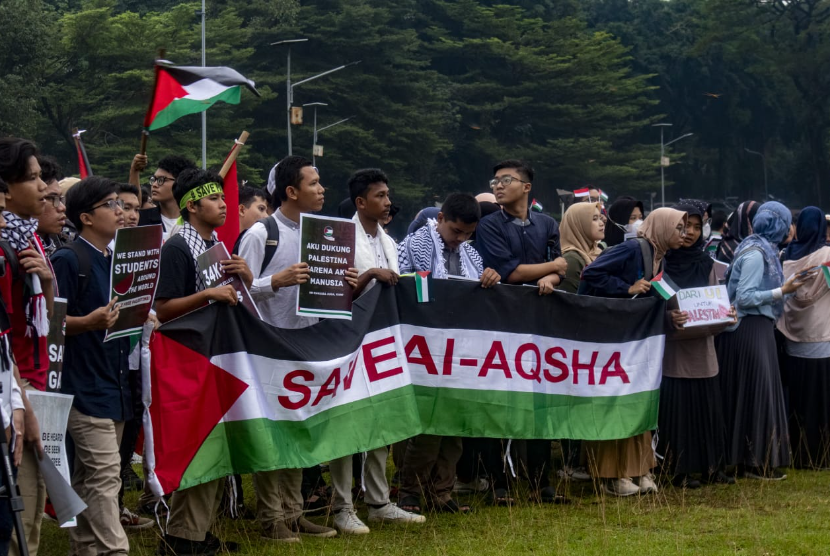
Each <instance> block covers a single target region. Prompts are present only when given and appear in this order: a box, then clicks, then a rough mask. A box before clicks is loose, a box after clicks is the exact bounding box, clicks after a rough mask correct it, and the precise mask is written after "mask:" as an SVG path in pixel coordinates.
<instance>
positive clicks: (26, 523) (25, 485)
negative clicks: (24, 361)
mask: <svg viewBox="0 0 830 556" xmlns="http://www.w3.org/2000/svg"><path fill="white" fill-rule="evenodd" d="M21 384H22V385H23V387H24V388H25V389H26V390H34V388H32V387H31V386H29V383H28V382H27V381H26V380H25V379H24V380H22V381H21ZM17 486H18V487H19V488H20V494H21V496H22V497H23V514H22V519H23V530H24V531H25V533H26V544H27V545H28V547H29V556H37V549H38V545H39V544H40V523H41V521H43V508H44V507H45V506H46V484H45V483H44V482H43V477H41V476H40V468H39V467H38V465H37V458H35V456H34V454H33V453H32V447H31V446H29V445H28V444H27V445H25V446H24V447H23V461H21V462H20V467H18V468H17ZM9 554H10V555H11V556H19V555H20V550H19V549H18V547H17V535H12V541H11V544H10V545H9Z"/></svg>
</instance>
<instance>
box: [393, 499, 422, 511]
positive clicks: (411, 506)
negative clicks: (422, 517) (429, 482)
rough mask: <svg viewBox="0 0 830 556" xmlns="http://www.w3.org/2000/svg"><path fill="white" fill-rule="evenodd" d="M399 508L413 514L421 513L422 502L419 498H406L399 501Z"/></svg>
mask: <svg viewBox="0 0 830 556" xmlns="http://www.w3.org/2000/svg"><path fill="white" fill-rule="evenodd" d="M398 508H400V509H402V510H403V511H405V512H409V513H411V514H420V513H421V501H420V500H418V497H417V496H404V497H403V498H401V499H399V500H398Z"/></svg>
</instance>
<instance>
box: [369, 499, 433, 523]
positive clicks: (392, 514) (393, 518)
mask: <svg viewBox="0 0 830 556" xmlns="http://www.w3.org/2000/svg"><path fill="white" fill-rule="evenodd" d="M426 520H427V518H426V516H424V515H418V514H413V513H410V512H405V511H403V510H402V509H400V508H399V507H397V506H396V505H394V504H386V505H385V506H382V507H380V508H369V521H381V522H383V521H389V522H392V523H423V522H425V521H426Z"/></svg>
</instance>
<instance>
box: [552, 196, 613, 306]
mask: <svg viewBox="0 0 830 556" xmlns="http://www.w3.org/2000/svg"><path fill="white" fill-rule="evenodd" d="M601 210H602V209H601V206H600V204H599V203H576V204H574V205H571V207H570V208H569V209H568V210H567V212H565V217H564V218H563V219H562V226H560V228H559V234H560V235H559V242H560V245H561V246H562V258H564V259H565V261H567V263H568V270H567V272H565V279H564V280H563V281H562V283H561V284H560V285H559V287H558V288H557V289H559V290H562V291H566V292H569V293H576V292H577V290H578V289H579V278H580V276H582V269H583V268H585V266H586V265H589V264H591V263H592V262H593V261H594V259H596V258H597V257H598V256H599V254H600V253H602V251H601V250H600V248H599V246H598V243H599V242H600V241H602V238H603V237H605V222H604V221H603V219H602V213H601Z"/></svg>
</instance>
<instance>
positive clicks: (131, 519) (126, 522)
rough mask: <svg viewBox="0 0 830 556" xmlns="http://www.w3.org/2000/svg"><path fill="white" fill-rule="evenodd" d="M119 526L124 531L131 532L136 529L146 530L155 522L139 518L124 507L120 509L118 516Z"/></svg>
mask: <svg viewBox="0 0 830 556" xmlns="http://www.w3.org/2000/svg"><path fill="white" fill-rule="evenodd" d="M119 517H120V521H121V526H122V527H123V528H124V530H125V531H133V530H136V529H147V528H148V527H152V526H153V525H154V524H155V522H154V521H153V520H152V519H148V518H146V517H141V516H139V515H137V514H134V513H133V512H131V511H130V510H129V509H128V508H127V507H126V506H125V507H123V508H121V514H120V516H119Z"/></svg>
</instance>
